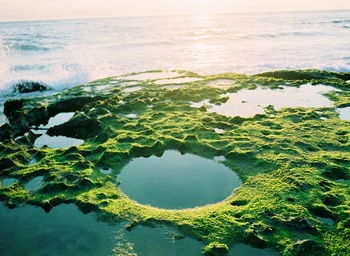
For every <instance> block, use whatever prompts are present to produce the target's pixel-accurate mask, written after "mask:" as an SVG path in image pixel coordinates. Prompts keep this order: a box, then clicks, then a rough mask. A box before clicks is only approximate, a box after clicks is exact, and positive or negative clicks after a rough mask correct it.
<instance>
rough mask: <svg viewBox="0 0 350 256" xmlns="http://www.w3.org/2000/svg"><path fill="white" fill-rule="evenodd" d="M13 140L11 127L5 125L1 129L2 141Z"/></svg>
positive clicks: (0, 139)
mask: <svg viewBox="0 0 350 256" xmlns="http://www.w3.org/2000/svg"><path fill="white" fill-rule="evenodd" d="M10 138H11V126H10V125H9V124H4V125H2V126H1V127H0V141H4V140H8V139H10Z"/></svg>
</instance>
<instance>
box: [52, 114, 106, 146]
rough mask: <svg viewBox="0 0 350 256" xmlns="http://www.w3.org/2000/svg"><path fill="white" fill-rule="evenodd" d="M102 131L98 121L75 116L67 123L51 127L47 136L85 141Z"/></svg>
mask: <svg viewBox="0 0 350 256" xmlns="http://www.w3.org/2000/svg"><path fill="white" fill-rule="evenodd" d="M101 131H102V125H101V123H100V122H99V121H98V120H94V119H89V118H88V117H85V116H77V117H75V118H73V119H71V120H69V121H68V122H66V123H64V124H61V125H57V126H54V127H51V128H50V129H49V130H48V131H47V134H48V135H50V136H59V135H63V136H67V137H72V138H78V139H84V140H85V139H87V138H90V137H93V136H95V135H96V134H98V133H100V132H101Z"/></svg>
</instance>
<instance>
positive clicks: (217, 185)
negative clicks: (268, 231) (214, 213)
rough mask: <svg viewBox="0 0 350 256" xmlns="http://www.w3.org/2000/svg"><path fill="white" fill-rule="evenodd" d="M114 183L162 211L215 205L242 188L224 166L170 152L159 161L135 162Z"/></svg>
mask: <svg viewBox="0 0 350 256" xmlns="http://www.w3.org/2000/svg"><path fill="white" fill-rule="evenodd" d="M117 179H118V181H120V182H121V184H120V186H119V188H120V189H121V190H122V191H123V192H124V193H125V194H126V195H127V196H129V198H130V199H132V200H135V201H137V202H138V203H140V204H144V205H151V206H154V207H159V208H165V209H182V208H192V207H195V206H203V205H206V204H212V203H217V202H220V201H222V200H224V199H225V198H226V197H228V196H229V195H230V194H231V193H232V191H233V190H234V189H235V188H237V187H239V186H240V185H241V184H242V182H241V180H240V179H239V177H238V176H237V174H236V173H234V172H233V171H232V170H231V169H229V168H227V167H226V166H225V165H223V164H219V163H218V162H216V161H214V160H209V159H206V158H203V157H199V156H196V155H192V154H185V155H181V154H180V153H179V152H177V151H172V150H170V151H166V152H165V153H164V154H163V156H161V157H156V156H151V157H149V158H143V157H139V158H135V159H134V160H132V161H131V162H130V163H129V164H128V165H127V166H126V167H124V168H123V169H122V171H121V173H120V174H119V175H118V178H117Z"/></svg>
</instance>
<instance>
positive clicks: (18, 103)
mask: <svg viewBox="0 0 350 256" xmlns="http://www.w3.org/2000/svg"><path fill="white" fill-rule="evenodd" d="M25 101H26V100H24V99H11V100H7V101H6V102H5V104H4V114H5V115H6V116H7V117H8V116H9V115H10V113H12V112H15V111H18V110H20V109H21V108H22V107H23V105H24V102H25Z"/></svg>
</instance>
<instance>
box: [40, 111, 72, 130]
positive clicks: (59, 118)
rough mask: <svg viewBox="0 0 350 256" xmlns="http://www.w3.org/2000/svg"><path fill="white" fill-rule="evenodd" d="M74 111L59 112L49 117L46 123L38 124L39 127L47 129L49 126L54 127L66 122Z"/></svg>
mask: <svg viewBox="0 0 350 256" xmlns="http://www.w3.org/2000/svg"><path fill="white" fill-rule="evenodd" d="M74 114H75V113H74V112H65V113H59V114H57V115H55V116H53V117H51V118H50V119H49V121H48V123H47V125H41V126H39V129H43V128H45V129H49V128H51V127H54V126H56V125H60V124H63V123H65V122H67V121H68V120H69V119H71V118H72V117H73V116H74Z"/></svg>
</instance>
